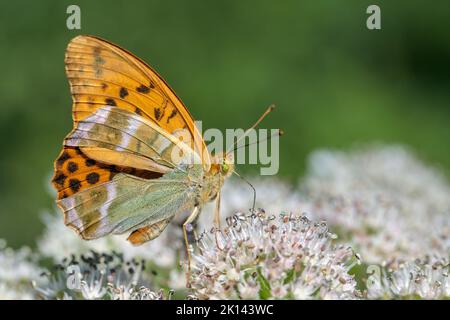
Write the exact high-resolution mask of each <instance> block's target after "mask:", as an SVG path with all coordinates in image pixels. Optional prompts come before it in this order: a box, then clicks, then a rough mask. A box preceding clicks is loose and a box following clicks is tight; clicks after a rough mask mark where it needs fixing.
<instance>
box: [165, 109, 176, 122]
mask: <svg viewBox="0 0 450 320" xmlns="http://www.w3.org/2000/svg"><path fill="white" fill-rule="evenodd" d="M177 113H178V111H177V109H173V110H172V112H171V113H170V115H169V116H168V117H167V123H169V121H170V119H172V118H173V117H175V116H176V115H177Z"/></svg>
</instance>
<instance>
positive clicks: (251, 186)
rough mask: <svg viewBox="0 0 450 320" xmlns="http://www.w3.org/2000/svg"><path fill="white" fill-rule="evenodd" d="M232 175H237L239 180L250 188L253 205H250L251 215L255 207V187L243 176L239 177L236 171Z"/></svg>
mask: <svg viewBox="0 0 450 320" xmlns="http://www.w3.org/2000/svg"><path fill="white" fill-rule="evenodd" d="M233 173H234V174H235V175H237V176H238V177H239V178H241V179H242V180H244V182H245V183H247V184H248V185H249V186H250V188H252V190H253V205H252V213H253V212H254V211H255V205H256V189H255V187H254V186H253V185H252V184H251V183H250V182H249V181H248V180H247V179H245V178H244V177H243V176H241V175H240V174H239V173H237V172H236V171H234V170H233Z"/></svg>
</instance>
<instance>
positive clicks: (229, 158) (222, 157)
mask: <svg viewBox="0 0 450 320" xmlns="http://www.w3.org/2000/svg"><path fill="white" fill-rule="evenodd" d="M213 161H214V165H213V167H214V169H213V170H214V171H216V172H217V173H219V174H220V175H221V176H223V177H225V178H228V177H229V176H231V174H232V173H233V170H234V156H233V154H232V153H231V152H228V153H224V152H223V153H222V152H221V153H219V154H217V155H216V156H214V158H213Z"/></svg>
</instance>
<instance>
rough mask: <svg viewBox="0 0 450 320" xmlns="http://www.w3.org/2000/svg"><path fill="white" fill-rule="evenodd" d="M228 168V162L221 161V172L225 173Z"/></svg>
mask: <svg viewBox="0 0 450 320" xmlns="http://www.w3.org/2000/svg"><path fill="white" fill-rule="evenodd" d="M228 170H230V167H229V166H228V164H226V163H223V164H222V172H223V173H227V172H228Z"/></svg>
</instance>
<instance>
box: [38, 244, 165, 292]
mask: <svg viewBox="0 0 450 320" xmlns="http://www.w3.org/2000/svg"><path fill="white" fill-rule="evenodd" d="M144 268H145V262H144V261H136V260H130V261H126V260H124V258H123V256H122V255H121V254H118V253H115V252H113V253H112V254H99V253H97V252H95V251H91V252H90V253H88V254H86V255H81V256H80V257H76V256H75V255H72V256H71V258H70V259H67V258H65V259H63V261H62V264H58V265H55V266H54V268H53V269H52V270H51V271H49V272H47V273H45V274H43V275H42V276H43V277H46V278H47V279H48V280H47V281H46V283H45V286H42V287H41V286H39V285H35V287H36V291H37V294H38V296H39V297H40V298H42V299H70V300H71V299H85V300H96V299H108V300H109V299H112V300H161V299H165V295H164V292H163V291H162V290H160V291H159V292H153V291H151V290H150V289H149V288H148V287H149V281H148V280H147V279H145V278H144V275H145V274H144V273H143V272H142V271H143V270H144Z"/></svg>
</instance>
